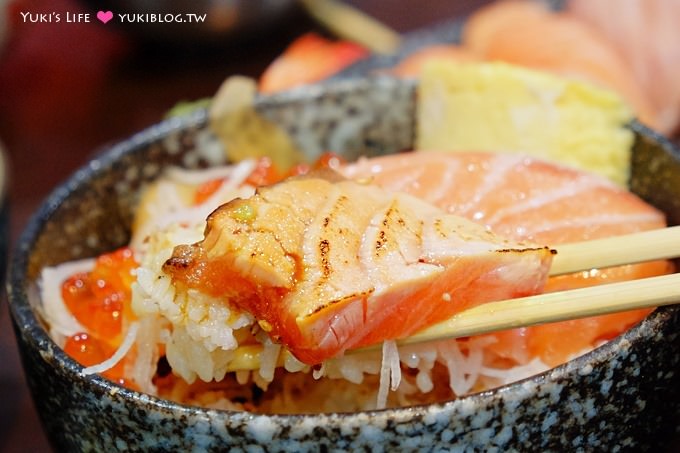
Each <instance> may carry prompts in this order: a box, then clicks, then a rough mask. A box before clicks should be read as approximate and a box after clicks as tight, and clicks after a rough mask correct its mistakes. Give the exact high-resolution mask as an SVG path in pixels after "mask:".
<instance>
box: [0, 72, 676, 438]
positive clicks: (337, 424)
mask: <svg viewBox="0 0 680 453" xmlns="http://www.w3.org/2000/svg"><path fill="white" fill-rule="evenodd" d="M414 100H415V94H414V87H413V85H411V84H408V83H405V82H398V81H394V80H389V79H361V80H347V81H342V82H339V83H334V84H332V85H329V86H327V87H321V86H318V87H313V88H311V89H308V90H304V91H297V92H291V93H288V94H285V95H279V96H275V97H269V98H265V99H262V100H260V102H259V109H260V111H261V112H262V114H263V115H266V116H267V117H268V118H270V119H272V120H274V121H276V122H277V123H279V124H280V125H282V126H283V127H285V128H286V129H287V130H288V131H289V132H290V134H291V135H292V136H293V137H294V138H295V140H297V142H298V143H299V145H300V146H301V147H302V148H304V150H305V152H306V153H307V154H308V155H309V156H310V157H311V158H313V157H314V156H316V155H318V154H319V153H320V152H322V151H324V150H326V149H333V150H338V151H340V152H343V153H344V154H345V155H346V156H347V157H348V158H350V159H351V158H354V157H356V156H359V155H376V154H384V153H391V152H395V151H399V150H403V149H408V148H410V147H411V144H412V142H413V136H414V118H413V117H414V110H415V104H414ZM632 127H633V128H634V129H635V132H636V135H637V141H636V144H635V151H634V155H633V159H634V162H633V167H634V171H633V179H632V187H633V189H634V190H635V191H636V192H637V193H639V194H640V195H641V196H642V197H644V198H646V199H648V200H649V201H651V202H652V203H654V204H655V205H657V206H659V207H660V208H661V209H663V210H664V211H666V213H667V214H668V218H669V221H670V222H671V223H673V224H677V223H679V221H680V154H678V151H677V150H675V149H673V148H672V147H671V145H670V144H669V143H668V142H667V141H665V140H664V139H663V138H661V137H659V136H657V135H655V134H653V133H652V132H650V131H648V130H647V129H645V128H643V127H642V126H639V125H633V126H632ZM223 155H224V153H223V150H222V149H221V145H220V144H219V143H218V142H217V141H216V140H215V138H214V137H213V136H212V135H211V133H210V132H209V131H208V130H207V129H206V116H205V112H199V113H197V114H196V115H195V116H193V117H191V118H187V119H182V120H180V119H174V120H169V121H166V122H163V123H161V124H159V125H157V126H155V127H152V128H150V129H148V130H146V131H144V132H142V133H140V134H138V135H135V136H134V137H132V138H130V139H129V140H127V141H125V142H123V143H120V144H119V145H117V146H114V147H113V148H112V149H110V150H109V151H108V152H106V153H104V154H103V155H101V156H100V157H98V158H96V159H94V160H92V161H91V162H89V163H88V164H87V165H86V166H85V167H83V168H82V169H81V170H80V171H78V172H77V173H75V174H74V175H73V176H72V177H71V178H70V179H69V180H68V181H67V182H66V183H64V184H63V185H62V186H60V187H58V188H57V189H56V190H55V191H54V192H53V193H52V195H51V196H50V197H49V198H48V199H47V200H46V201H45V202H44V203H43V205H42V207H41V208H40V210H39V212H38V213H37V214H36V215H35V216H34V217H33V219H32V220H31V221H30V224H29V225H28V227H27V229H26V231H25V232H24V233H23V235H22V237H21V239H20V242H19V244H18V246H17V248H16V250H15V254H14V258H13V261H12V263H11V272H10V282H9V296H10V306H11V312H12V316H13V320H14V325H15V329H16V336H17V339H18V343H19V347H20V350H21V356H22V360H23V364H24V367H25V370H26V375H27V378H28V383H29V385H30V388H31V390H32V393H33V397H34V399H35V404H36V406H37V409H38V412H39V414H40V417H41V418H42V422H43V425H44V428H45V430H46V432H47V434H48V436H49V438H50V440H51V442H52V444H53V446H54V447H55V448H56V449H58V450H61V451H68V452H71V451H80V450H98V451H113V450H152V451H153V450H155V451H171V450H175V451H202V450H221V451H295V452H302V451H356V450H364V451H400V450H402V451H413V450H416V449H422V450H425V451H444V450H454V451H508V450H521V451H528V450H530V451H548V450H554V451H593V450H602V451H611V452H616V451H624V450H636V451H637V450H640V449H654V448H658V447H664V445H666V444H665V443H666V442H667V441H668V439H669V438H670V437H672V436H673V431H674V430H675V429H676V427H677V425H678V420H679V419H680V404H679V402H680V369H679V368H680V335H679V332H680V329H679V326H680V309H679V308H678V307H675V306H673V307H666V308H664V309H660V310H657V311H656V312H654V313H653V314H652V315H651V316H649V317H648V318H647V319H646V320H644V321H643V322H642V323H641V324H640V325H639V326H637V327H635V328H633V329H632V330H630V331H628V332H627V333H626V334H625V335H622V336H621V337H619V338H616V339H615V340H613V341H611V342H609V343H607V344H605V345H604V346H602V347H600V348H598V349H597V350H595V351H594V352H592V353H590V354H587V355H585V356H582V357H581V358H578V359H576V360H573V361H571V362H569V363H567V364H565V365H563V366H560V367H557V368H555V369H553V370H551V371H548V372H546V373H543V374H541V375H537V376H535V377H533V378H530V379H526V380H524V381H521V382H518V383H515V384H512V385H508V386H504V387H501V388H498V389H495V390H492V391H487V392H483V393H479V394H474V395H470V396H466V397H463V398H460V399H458V400H455V401H451V402H447V403H444V404H434V405H428V406H418V407H410V408H403V409H395V410H383V411H374V412H363V413H350V414H326V415H302V416H277V415H272V416H269V415H253V414H249V413H238V412H226V411H217V410H204V409H200V408H196V407H186V406H181V405H177V404H174V403H171V402H168V401H163V400H159V399H156V398H154V397H151V396H148V395H145V394H140V393H136V392H134V391H130V390H126V389H124V388H121V387H118V386H116V385H114V384H112V383H110V382H108V381H106V380H104V379H102V378H100V377H98V376H87V377H84V376H83V375H82V374H81V371H82V368H81V367H80V366H79V365H78V364H76V363H75V362H74V361H72V360H71V359H69V358H68V357H67V356H66V355H65V354H64V353H63V352H62V351H61V350H60V349H59V348H58V347H57V346H56V345H55V344H54V343H53V342H52V341H51V340H50V338H49V337H48V335H47V333H46V331H45V327H44V324H43V323H42V322H41V320H40V319H39V317H38V315H37V313H38V310H37V309H36V307H39V305H40V303H41V302H40V299H39V297H38V292H37V289H36V279H37V277H38V275H39V271H40V269H41V268H42V267H43V266H46V265H53V264H56V263H60V262H63V261H67V260H73V259H76V258H82V257H86V256H93V255H95V254H97V253H100V252H103V251H105V250H108V249H111V248H113V247H118V246H121V245H123V244H126V243H127V241H128V237H129V227H130V221H131V216H132V211H133V208H134V205H135V201H136V199H137V195H138V189H139V188H140V186H141V185H142V184H143V183H144V182H145V181H148V180H150V179H152V178H154V177H155V176H157V175H158V174H159V172H160V171H161V170H162V169H163V167H165V166H167V165H170V164H181V165H184V166H187V167H195V166H198V165H205V164H211V163H219V161H221V160H222V157H221V156H223Z"/></svg>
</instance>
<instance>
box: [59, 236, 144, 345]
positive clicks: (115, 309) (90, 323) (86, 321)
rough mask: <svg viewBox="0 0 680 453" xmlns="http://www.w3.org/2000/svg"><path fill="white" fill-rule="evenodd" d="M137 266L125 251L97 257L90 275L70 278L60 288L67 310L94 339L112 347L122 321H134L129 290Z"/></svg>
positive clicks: (130, 251)
mask: <svg viewBox="0 0 680 453" xmlns="http://www.w3.org/2000/svg"><path fill="white" fill-rule="evenodd" d="M137 266H138V264H137V262H136V261H135V259H134V256H133V253H132V250H130V249H129V248H127V247H124V248H121V249H119V250H116V251H114V252H111V253H106V254H104V255H101V256H99V258H97V260H96V262H95V266H94V268H93V269H92V271H91V272H82V273H77V274H75V275H72V276H71V277H69V278H68V279H67V280H66V281H65V282H64V283H63V284H62V287H61V294H62V298H63V300H64V303H65V304H66V307H67V308H68V309H69V311H70V312H71V314H73V316H75V318H76V319H77V320H78V322H79V323H80V324H81V325H82V326H83V327H85V328H86V329H87V332H88V333H89V334H90V335H92V336H93V337H96V338H98V339H101V340H104V341H106V342H108V343H109V344H113V345H115V344H117V343H118V342H119V341H120V336H121V331H122V326H123V318H126V319H127V320H131V319H134V314H133V313H132V309H131V307H130V300H131V289H130V288H131V286H132V282H133V281H134V278H135V275H134V270H135V269H136V268H137Z"/></svg>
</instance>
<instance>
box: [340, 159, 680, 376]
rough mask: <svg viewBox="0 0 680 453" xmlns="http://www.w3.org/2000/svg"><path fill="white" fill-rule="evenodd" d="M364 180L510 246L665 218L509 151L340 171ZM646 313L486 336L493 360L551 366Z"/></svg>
mask: <svg viewBox="0 0 680 453" xmlns="http://www.w3.org/2000/svg"><path fill="white" fill-rule="evenodd" d="M341 172H342V173H343V174H344V175H345V176H347V177H349V178H362V179H370V180H371V181H372V182H373V183H374V184H376V185H379V186H381V187H384V188H386V189H388V190H393V191H402V192H406V193H409V194H411V195H414V196H416V197H419V198H420V199H422V200H424V201H427V202H429V203H432V204H434V205H436V206H438V207H440V208H442V209H444V210H445V211H447V212H449V213H451V214H455V215H459V216H463V217H466V218H468V219H470V220H472V221H474V222H477V223H480V224H481V225H484V226H486V227H488V228H490V229H491V230H492V231H494V232H495V233H497V234H500V235H503V236H505V237H510V238H512V239H514V240H518V241H531V242H534V243H540V244H548V245H550V246H552V247H555V248H557V250H558V253H559V244H563V243H569V242H578V241H585V240H589V239H597V238H601V237H608V236H616V235H622V234H627V233H633V232H636V231H643V230H650V229H655V228H663V227H664V226H666V222H665V218H664V215H663V214H662V213H661V212H660V211H658V210H657V209H656V208H654V207H653V206H650V205H649V204H647V203H645V202H644V201H643V200H641V199H640V198H638V197H637V196H635V195H634V194H632V193H630V192H628V191H627V190H625V189H623V188H621V187H619V186H616V185H614V184H612V183H611V182H609V181H607V180H606V179H604V178H601V177H598V176H595V175H591V174H587V173H583V172H580V171H577V170H573V169H571V168H567V167H564V166H559V165H555V164H551V163H547V162H545V161H541V160H537V159H533V158H529V157H525V156H521V155H510V154H493V153H481V152H455V153H454V152H434V151H431V152H430V151H419V152H412V153H403V154H396V155H392V156H385V157H379V158H372V159H362V160H359V161H358V162H356V163H354V164H350V165H348V166H346V167H345V168H343V169H341ZM672 271H673V266H672V264H671V263H669V262H668V261H654V262H649V263H641V264H635V265H626V266H618V267H615V268H608V269H593V270H589V271H585V272H580V273H577V274H571V275H566V276H559V277H551V278H550V279H549V280H548V283H547V284H546V288H545V289H546V291H556V290H565V289H572V288H577V287H584V286H590V285H596V284H601V283H609V282H616V281H624V280H632V279H635V278H644V277H649V276H653V275H660V274H664V273H668V272H672ZM649 312H650V310H635V311H630V312H624V313H616V314H611V315H605V316H598V317H595V318H587V319H579V320H574V321H566V322H563V323H552V324H545V325H542V326H537V327H532V328H524V329H515V330H512V331H507V332H503V333H499V334H494V335H495V336H496V338H498V339H499V341H498V343H497V344H496V345H495V346H492V347H491V349H495V350H496V352H498V353H499V354H500V355H501V356H503V357H506V358H508V359H512V360H514V361H515V362H519V363H525V362H527V361H528V360H529V359H530V358H531V357H537V356H538V357H540V358H541V359H542V360H543V361H544V362H545V363H547V364H550V365H556V364H559V363H562V362H564V361H565V360H567V359H568V358H569V357H570V356H571V355H573V354H576V353H579V352H580V351H582V350H584V349H586V348H588V347H591V346H592V345H593V344H595V343H597V342H598V341H603V340H608V339H611V338H613V337H614V336H616V335H618V334H619V333H621V332H622V331H624V330H626V329H627V328H629V327H630V326H632V325H633V324H635V323H637V322H638V321H640V320H641V319H642V318H643V317H644V316H645V315H647V314H648V313H649Z"/></svg>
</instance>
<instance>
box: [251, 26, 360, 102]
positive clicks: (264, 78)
mask: <svg viewBox="0 0 680 453" xmlns="http://www.w3.org/2000/svg"><path fill="white" fill-rule="evenodd" d="M368 55H369V52H368V50H367V49H365V48H364V47H362V46H361V45H359V44H356V43H354V42H352V41H345V40H342V41H334V40H329V39H326V38H324V37H323V36H321V35H318V34H316V33H306V34H304V35H302V36H300V37H299V38H297V39H296V40H295V41H293V42H292V43H291V44H290V45H289V46H288V47H287V48H286V49H285V51H284V52H283V53H282V54H281V55H280V56H279V57H277V58H276V59H275V60H274V61H273V62H272V63H271V64H270V65H269V66H268V67H267V68H266V69H265V70H264V72H263V73H262V75H261V76H260V80H259V90H260V92H261V93H275V92H279V91H283V90H287V89H290V88H293V87H296V86H300V85H304V84H307V83H314V82H318V81H321V80H323V79H325V78H327V77H330V76H332V75H333V74H335V73H337V72H339V71H341V70H342V69H344V68H345V67H347V66H349V65H351V64H352V63H355V62H357V61H359V60H361V59H362V58H365V57H367V56H368Z"/></svg>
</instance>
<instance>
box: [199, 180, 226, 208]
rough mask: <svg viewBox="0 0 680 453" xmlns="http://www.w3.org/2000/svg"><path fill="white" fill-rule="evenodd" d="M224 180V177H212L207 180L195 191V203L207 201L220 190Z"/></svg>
mask: <svg viewBox="0 0 680 453" xmlns="http://www.w3.org/2000/svg"><path fill="white" fill-rule="evenodd" d="M223 182H224V179H222V178H218V179H211V180H210V181H206V182H204V183H203V184H201V185H200V186H198V187H197V188H196V192H194V204H203V203H205V201H206V200H207V199H208V198H210V197H211V196H212V194H214V193H215V192H217V191H218V190H219V188H220V187H222V183H223Z"/></svg>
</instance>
